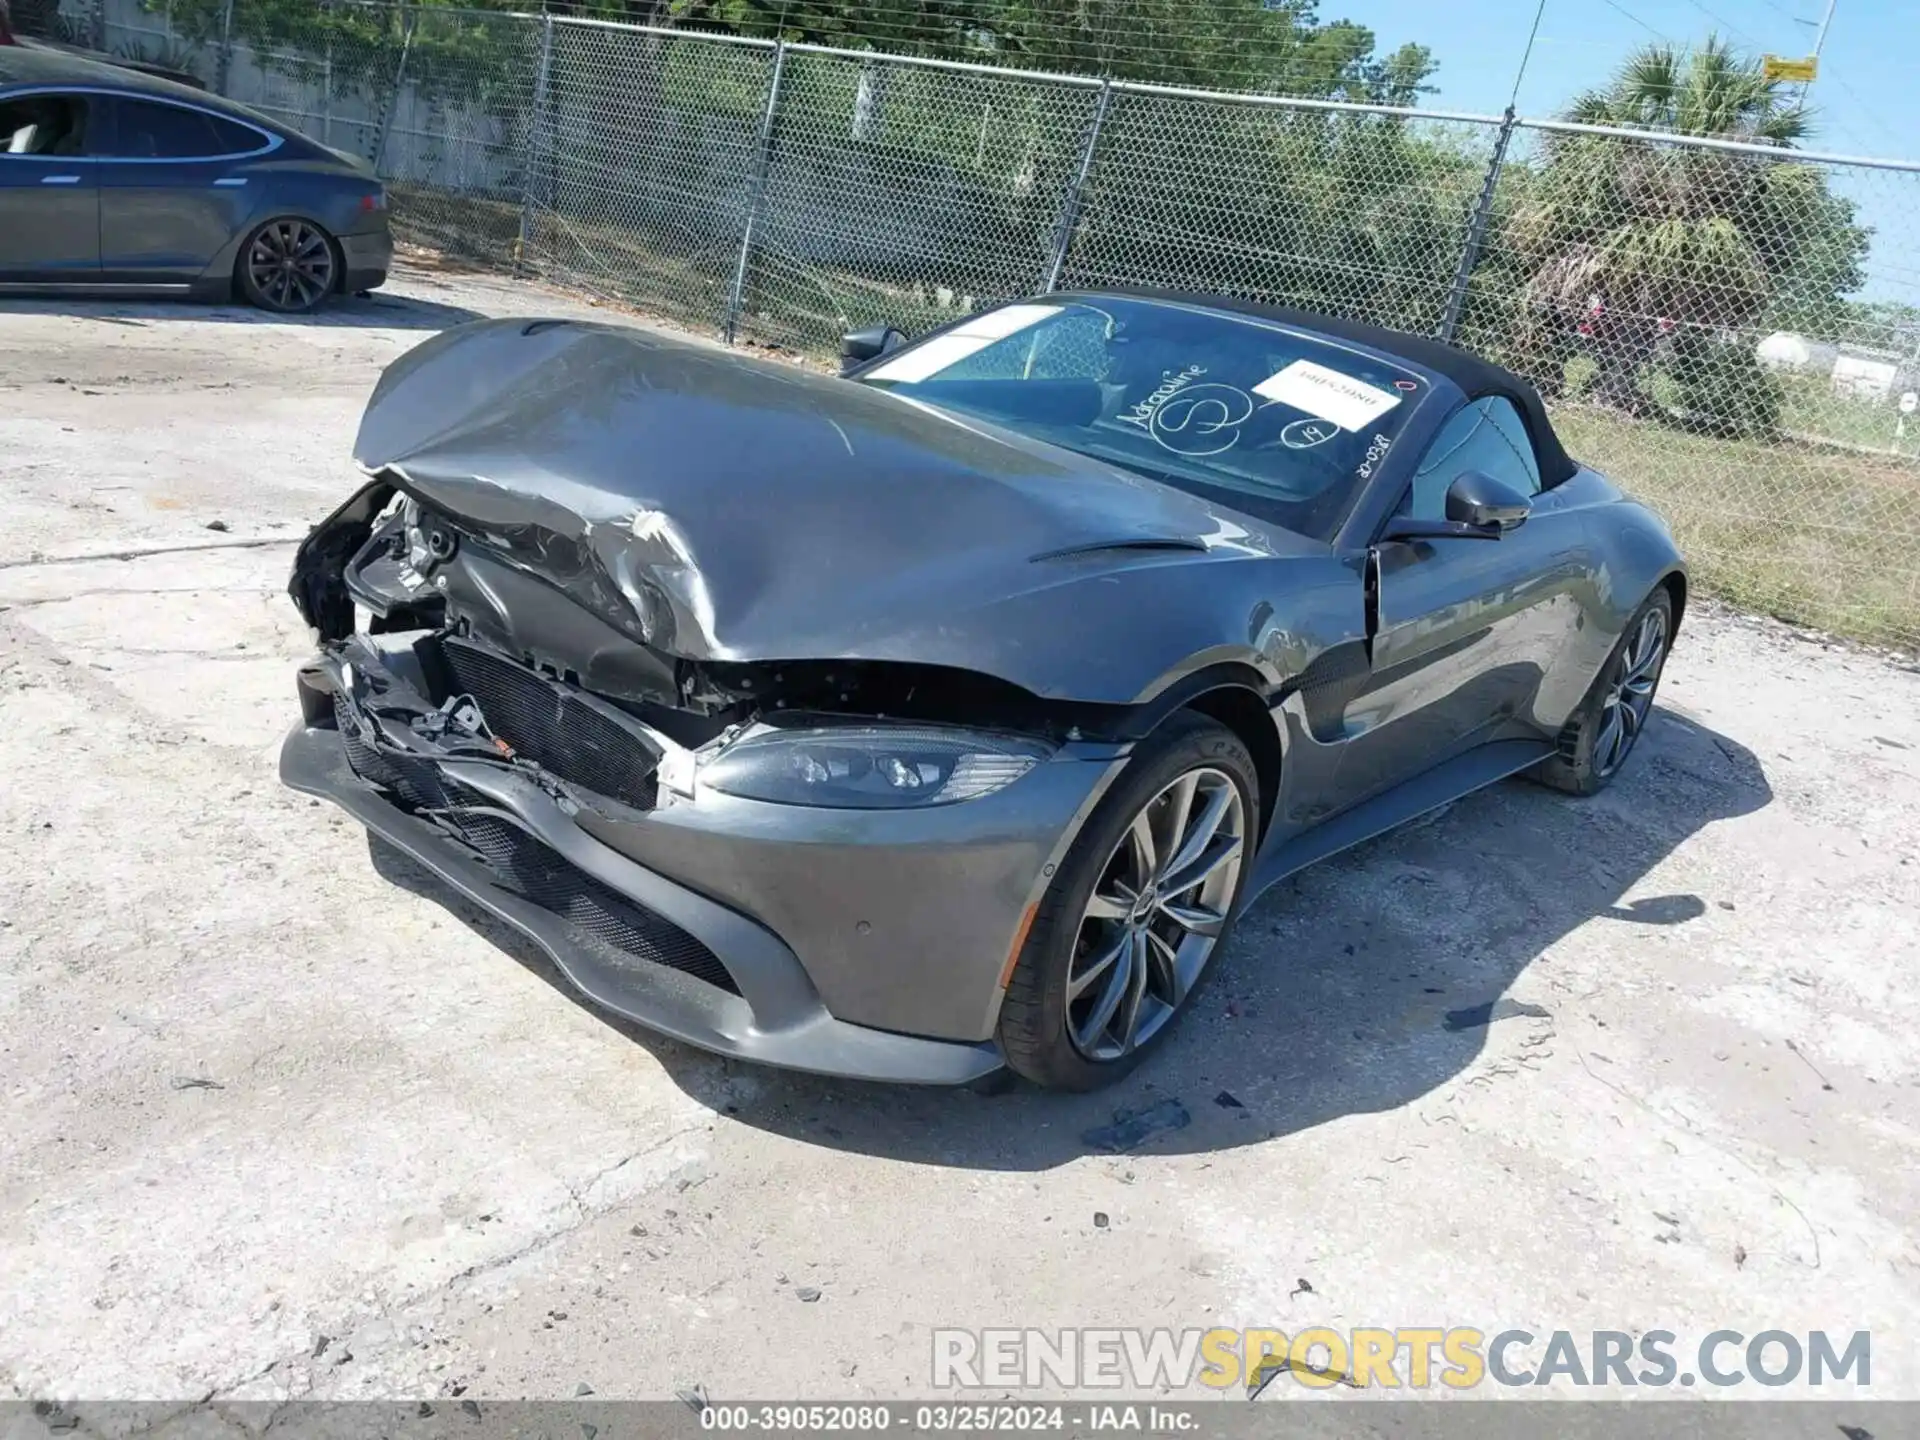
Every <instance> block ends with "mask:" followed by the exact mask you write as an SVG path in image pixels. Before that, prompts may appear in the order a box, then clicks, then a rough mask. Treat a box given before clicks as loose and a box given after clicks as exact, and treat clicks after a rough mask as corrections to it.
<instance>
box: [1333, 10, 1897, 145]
mask: <svg viewBox="0 0 1920 1440" xmlns="http://www.w3.org/2000/svg"><path fill="white" fill-rule="evenodd" d="M1824 3H1825V0H1617V5H1618V8H1615V6H1614V5H1611V4H1609V3H1608V0H1547V5H1546V10H1545V12H1544V14H1543V15H1542V16H1541V20H1540V35H1539V38H1538V39H1537V40H1536V41H1535V42H1534V47H1533V58H1532V59H1531V60H1530V61H1528V63H1527V73H1526V75H1525V77H1524V79H1522V81H1521V84H1520V99H1519V108H1520V112H1521V113H1522V114H1523V115H1525V114H1532V115H1539V114H1543V113H1551V112H1554V111H1557V110H1558V109H1559V108H1560V107H1561V106H1562V105H1564V104H1565V103H1566V101H1567V99H1568V98H1569V97H1570V96H1572V95H1573V94H1575V93H1576V92H1577V91H1579V90H1581V89H1584V88H1585V87H1587V86H1589V85H1591V84H1593V83H1595V82H1596V81H1598V80H1600V79H1603V78H1604V77H1605V76H1606V75H1607V74H1608V73H1609V72H1610V71H1611V70H1612V69H1613V68H1614V67H1615V66H1616V65H1617V64H1618V63H1619V62H1620V60H1621V59H1622V58H1623V57H1625V56H1626V55H1627V54H1628V53H1629V52H1630V51H1632V50H1633V49H1634V48H1636V47H1637V46H1639V45H1642V44H1645V43H1647V42H1649V41H1651V40H1653V39H1655V38H1656V36H1658V37H1659V38H1662V39H1667V40H1672V41H1676V42H1681V43H1687V42H1692V41H1697V40H1700V39H1703V38H1704V37H1705V36H1706V34H1707V33H1708V32H1709V31H1714V30H1717V31H1719V32H1720V33H1721V34H1723V35H1725V36H1727V37H1728V38H1730V39H1731V40H1733V41H1734V42H1735V43H1736V44H1739V45H1741V46H1744V47H1745V48H1747V49H1750V50H1753V51H1756V52H1759V51H1771V52H1773V53H1774V54H1777V55H1804V54H1806V53H1807V52H1808V51H1809V50H1811V49H1812V46H1813V35H1814V23H1812V22H1817V21H1818V20H1819V19H1820V13H1821V10H1822V8H1823V6H1824ZM1533 11H1534V4H1533V0H1469V3H1466V4H1458V5H1435V4H1433V3H1432V0H1321V6H1320V15H1321V19H1322V20H1335V19H1342V18H1344V19H1350V20H1354V21H1357V22H1359V23H1360V24H1362V25H1365V26H1367V27H1368V28H1370V29H1371V30H1372V31H1373V32H1374V34H1375V36H1376V37H1377V38H1378V41H1379V45H1380V48H1381V49H1382V50H1389V49H1392V48H1393V47H1394V46H1396V45H1399V44H1400V43H1401V42H1402V41H1406V40H1416V41H1418V42H1420V43H1421V44H1423V45H1426V46H1427V47H1429V48H1430V49H1431V50H1432V51H1433V52H1434V55H1435V57H1436V58H1437V59H1438V60H1439V61H1440V73H1439V75H1438V77H1437V81H1438V84H1439V86H1440V94H1439V95H1437V96H1433V97H1430V98H1429V99H1428V100H1427V101H1426V102H1425V103H1427V104H1428V105H1434V106H1439V107H1442V108H1446V109H1456V110H1477V111H1488V112H1497V111H1499V110H1501V109H1503V108H1505V106H1506V103H1507V97H1508V96H1509V95H1510V94H1512V92H1513V80H1514V72H1515V71H1516V70H1517V69H1518V67H1519V64H1520V56H1521V52H1522V51H1524V50H1525V49H1526V43H1527V29H1528V26H1529V25H1530V24H1531V23H1532V21H1533ZM1630 17H1637V21H1638V23H1636V19H1635V18H1630ZM1799 20H1805V21H1808V22H1810V23H1807V24H1799V23H1796V22H1797V21H1799ZM1916 56H1920V0H1837V3H1836V5H1835V8H1834V16H1833V23H1832V25H1831V26H1829V27H1828V30H1827V43H1826V47H1825V49H1823V50H1822V51H1821V54H1820V79H1819V80H1817V81H1816V82H1815V83H1814V85H1813V88H1812V93H1811V101H1812V104H1813V106H1814V108H1815V109H1816V110H1817V111H1818V112H1819V118H1818V130H1817V133H1816V134H1815V136H1814V137H1813V139H1812V140H1811V141H1810V142H1809V148H1814V149H1821V150H1838V151H1841V152H1843V153H1847V154H1856V155H1891V156H1897V157H1902V158H1904V157H1908V156H1912V155H1914V154H1916V153H1920V65H1917V63H1916Z"/></svg>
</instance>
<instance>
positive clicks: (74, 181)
mask: <svg viewBox="0 0 1920 1440" xmlns="http://www.w3.org/2000/svg"><path fill="white" fill-rule="evenodd" d="M40 183H41V184H42V185H78V184H79V183H80V177H79V176H78V175H42V176H41V177H40Z"/></svg>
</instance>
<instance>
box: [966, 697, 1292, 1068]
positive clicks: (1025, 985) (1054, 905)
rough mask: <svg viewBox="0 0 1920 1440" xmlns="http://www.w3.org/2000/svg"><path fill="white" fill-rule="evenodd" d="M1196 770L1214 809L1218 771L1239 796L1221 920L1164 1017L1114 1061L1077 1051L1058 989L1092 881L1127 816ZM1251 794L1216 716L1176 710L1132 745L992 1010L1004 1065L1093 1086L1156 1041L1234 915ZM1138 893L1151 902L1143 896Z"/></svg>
mask: <svg viewBox="0 0 1920 1440" xmlns="http://www.w3.org/2000/svg"><path fill="white" fill-rule="evenodd" d="M1196 772H1197V773H1200V774H1204V775H1205V776H1206V777H1207V778H1206V780H1205V782H1204V783H1207V784H1210V785H1212V786H1213V787H1214V793H1216V794H1218V795H1219V796H1220V797H1221V803H1222V804H1223V805H1225V804H1227V803H1228V802H1227V801H1226V798H1225V787H1224V786H1222V785H1220V782H1219V780H1218V779H1217V776H1218V775H1221V774H1224V775H1225V776H1226V777H1228V778H1229V779H1230V780H1231V782H1232V784H1233V786H1234V788H1236V789H1237V790H1238V792H1239V802H1240V808H1239V811H1238V812H1237V816H1238V823H1239V824H1240V828H1241V832H1242V833H1241V836H1240V846H1239V852H1240V853H1239V869H1238V874H1237V875H1236V876H1234V877H1233V879H1232V881H1231V886H1230V889H1231V899H1230V901H1228V902H1227V903H1226V904H1225V907H1224V912H1223V913H1224V915H1225V917H1226V918H1225V921H1224V923H1223V924H1222V925H1221V927H1220V929H1219V932H1218V934H1217V936H1215V937H1214V942H1213V945H1212V946H1211V948H1210V949H1208V950H1207V951H1206V952H1205V954H1204V956H1203V957H1202V958H1201V961H1200V964H1201V967H1202V968H1201V969H1200V971H1199V973H1198V975H1197V976H1194V977H1193V978H1192V979H1191V981H1190V982H1189V983H1188V985H1187V988H1186V990H1185V992H1184V993H1183V994H1180V995H1179V996H1178V998H1177V1000H1176V1001H1175V1003H1174V1004H1173V1006H1172V1010H1171V1013H1170V1014H1168V1013H1165V1011H1164V1009H1162V1012H1161V1014H1160V1015H1159V1017H1158V1019H1159V1023H1158V1025H1157V1028H1155V1029H1154V1030H1153V1031H1152V1033H1150V1034H1149V1035H1147V1036H1146V1037H1145V1038H1144V1039H1142V1040H1140V1041H1139V1042H1138V1043H1137V1044H1134V1045H1132V1047H1131V1048H1129V1049H1127V1050H1125V1051H1124V1053H1122V1054H1119V1055H1118V1056H1115V1057H1111V1058H1099V1057H1095V1056H1090V1055H1088V1054H1085V1053H1082V1050H1081V1049H1080V1047H1079V1046H1078V1045H1077V1044H1076V1043H1075V1040H1074V1038H1073V1037H1072V1036H1071V1035H1070V1034H1069V1033H1068V1017H1069V1013H1070V1006H1069V1003H1068V998H1067V985H1068V979H1069V976H1070V975H1071V974H1072V973H1073V970H1074V966H1075V962H1076V959H1080V960H1082V961H1083V963H1084V958H1085V954H1086V952H1085V951H1084V950H1083V948H1082V931H1083V928H1084V926H1085V924H1087V923H1090V922H1089V920H1088V917H1087V909H1088V906H1089V905H1090V904H1091V903H1092V902H1093V898H1094V892H1095V887H1096V886H1097V885H1099V884H1100V883H1101V882H1102V879H1103V877H1106V876H1107V875H1108V872H1109V867H1110V865H1111V864H1113V863H1115V862H1117V861H1118V860H1119V858H1120V857H1119V855H1118V853H1117V852H1118V851H1119V849H1120V847H1121V845H1122V842H1123V841H1125V840H1126V839H1127V837H1128V833H1129V831H1130V829H1131V828H1132V826H1133V824H1134V821H1135V819H1136V818H1137V817H1140V816H1142V815H1143V813H1145V812H1146V811H1148V810H1149V809H1150V808H1151V807H1152V806H1153V805H1155V804H1157V803H1160V802H1159V799H1158V797H1161V796H1162V795H1163V792H1165V791H1166V790H1167V789H1168V787H1169V786H1172V785H1173V784H1174V783H1175V782H1176V781H1179V780H1181V779H1182V778H1183V777H1184V776H1186V775H1188V774H1190V773H1196ZM1259 797H1260V785H1259V778H1258V772H1257V771H1256V769H1255V767H1254V763H1253V757H1252V756H1251V755H1250V754H1248V752H1247V747H1246V745H1245V744H1243V743H1242V742H1241V740H1240V738H1239V736H1237V735H1235V734H1234V733H1233V732H1232V731H1231V730H1229V729H1227V728H1226V727H1225V726H1224V725H1221V724H1220V723H1219V722H1218V721H1215V720H1211V719H1209V718H1207V717H1206V716H1204V715H1199V714H1196V713H1194V712H1192V711H1182V712H1180V713H1178V714H1176V715H1174V716H1172V717H1171V718H1169V719H1168V720H1167V721H1166V723H1165V724H1163V725H1162V726H1161V727H1160V728H1159V729H1158V730H1156V731H1155V732H1154V733H1153V734H1152V735H1151V736H1149V737H1148V738H1147V739H1146V740H1144V741H1142V742H1141V744H1140V746H1139V748H1138V749H1137V750H1136V751H1135V753H1134V755H1133V758H1132V760H1131V761H1130V762H1129V763H1128V765H1127V768H1126V770H1125V771H1124V772H1122V774H1121V775H1120V778H1119V779H1118V780H1116V781H1115V782H1114V784H1113V788H1112V789H1110V790H1109V791H1108V792H1107V794H1106V795H1105V796H1103V797H1102V798H1101V801H1100V804H1099V805H1098V806H1097V807H1095V809H1094V812H1093V814H1092V815H1091V816H1089V817H1088V819H1087V823H1086V825H1085V826H1083V827H1082V829H1081V831H1080V834H1079V836H1078V837H1077V838H1076V839H1075V841H1074V843H1073V846H1072V848H1071V849H1070V850H1069V851H1068V853H1067V858H1066V859H1065V861H1063V862H1062V863H1061V865H1060V868H1059V871H1058V873H1057V874H1056V875H1055V876H1054V879H1053V884H1052V886H1051V887H1050V888H1049V889H1048V891H1047V893H1046V896H1045V897H1044V898H1043V899H1042V900H1041V902H1040V907H1039V909H1038V910H1037V911H1036V913H1035V916H1034V922H1033V925H1032V928H1031V929H1030V930H1029V931H1028V933H1027V941H1026V944H1025V946H1024V947H1023V948H1022V950H1021V952H1020V958H1019V961H1018V963H1017V964H1016V965H1015V966H1014V970H1013V976H1012V978H1011V980H1010V981H1009V983H1008V985H1007V993H1006V998H1005V1000H1004V1001H1003V1002H1002V1004H1001V1007H1000V1025H999V1040H1000V1048H1001V1050H1002V1051H1003V1052H1004V1053H1005V1055H1006V1057H1007V1064H1008V1065H1009V1066H1011V1067H1012V1068H1013V1069H1014V1070H1015V1071H1016V1072H1017V1073H1019V1074H1020V1075H1022V1076H1024V1077H1025V1078H1027V1079H1028V1080H1031V1081H1033V1082H1035V1083H1036V1084H1039V1085H1044V1086H1046V1087H1048V1088H1050V1089H1059V1090H1094V1089H1098V1088H1099V1087H1101V1086H1103V1085H1110V1084H1112V1083H1113V1082H1114V1081H1116V1080H1119V1079H1120V1078H1122V1077H1123V1076H1125V1075H1126V1074H1128V1073H1129V1072H1130V1071H1131V1070H1132V1069H1133V1068H1134V1066H1136V1065H1138V1064H1139V1063H1140V1060H1141V1059H1142V1058H1143V1057H1144V1056H1145V1055H1146V1054H1147V1053H1148V1052H1150V1051H1151V1050H1152V1049H1153V1048H1154V1047H1155V1046H1156V1045H1158V1044H1159V1043H1160V1041H1161V1040H1162V1039H1164V1038H1165V1036H1166V1035H1167V1034H1168V1032H1169V1031H1171V1030H1172V1028H1173V1023H1174V1022H1175V1021H1177V1020H1178V1018H1179V1015H1180V1014H1181V1013H1182V1012H1183V1011H1184V1010H1185V1009H1186V1008H1187V1005H1188V1002H1190V1001H1191V1000H1192V998H1193V996H1194V994H1195V993H1197V991H1198V990H1199V989H1200V988H1201V985H1202V983H1203V982H1204V980H1205V979H1206V977H1207V975H1208V974H1209V973H1211V970H1212V968H1213V962H1214V960H1215V959H1217V957H1218V955H1219V953H1220V949H1221V947H1222V946H1223V945H1225V944H1226V942H1227V940H1228V938H1229V937H1230V935H1231V933H1232V922H1233V919H1234V916H1235V914H1236V912H1237V910H1238V908H1239V904H1240V900H1241V897H1242V896H1244V895H1245V893H1246V887H1247V881H1248V878H1249V877H1250V876H1251V875H1252V873H1253V857H1254V850H1255V849H1256V848H1257V846H1258V841H1259V822H1260V803H1259ZM1178 838H1179V837H1175V839H1176V841H1177V839H1178ZM1222 868H1224V867H1222ZM1216 883H1221V882H1216ZM1190 893H1192V892H1190ZM1145 898H1146V899H1148V900H1151V896H1150V895H1149V896H1147V897H1145ZM1142 953H1143V954H1144V952H1142ZM1138 963H1141V964H1143V965H1145V964H1146V963H1147V962H1145V961H1144V960H1143V961H1141V962H1138ZM1148 968H1152V967H1150V966H1149V967H1148ZM1154 973H1155V974H1156V975H1159V974H1163V973H1167V972H1162V971H1159V970H1155V971H1154ZM1142 983H1143V985H1144V984H1145V983H1147V982H1145V981H1144V980H1143V982H1142ZM1074 1003H1075V1004H1081V1003H1084V1002H1082V1001H1076V1002H1074ZM1136 1003H1138V1002H1136ZM1156 1004H1157V1002H1156Z"/></svg>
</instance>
